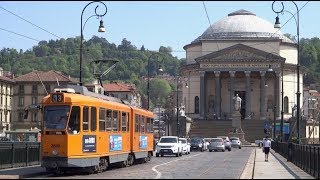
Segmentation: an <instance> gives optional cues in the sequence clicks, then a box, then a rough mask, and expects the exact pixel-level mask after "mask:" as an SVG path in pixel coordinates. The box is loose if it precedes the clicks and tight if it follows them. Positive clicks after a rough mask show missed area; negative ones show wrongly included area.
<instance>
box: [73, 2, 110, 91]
mask: <svg viewBox="0 0 320 180" xmlns="http://www.w3.org/2000/svg"><path fill="white" fill-rule="evenodd" d="M92 3H101V4H103V5H104V7H105V8H106V10H105V13H104V14H98V13H97V9H98V7H99V5H97V6H96V8H95V14H94V15H92V16H90V17H89V18H88V19H90V18H91V17H93V16H97V18H99V17H100V18H101V20H100V26H99V29H98V32H105V31H106V30H105V27H104V26H103V21H102V16H104V15H106V14H107V6H106V5H105V4H104V3H103V2H101V1H92V2H90V3H89V4H87V5H86V6H85V7H84V8H83V10H82V13H81V37H80V38H81V39H80V75H79V81H80V82H79V85H80V86H82V50H83V29H84V26H85V25H86V23H87V21H88V19H87V20H86V22H85V23H84V25H83V26H82V18H83V12H84V10H85V9H86V8H87V7H88V6H89V5H90V4H92Z"/></svg>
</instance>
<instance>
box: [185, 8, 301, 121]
mask: <svg viewBox="0 0 320 180" xmlns="http://www.w3.org/2000/svg"><path fill="white" fill-rule="evenodd" d="M184 49H185V51H186V65H184V66H182V67H181V68H180V74H181V75H182V76H183V77H184V79H185V81H186V82H187V83H188V87H189V88H186V87H184V88H183V90H182V92H183V104H184V105H185V110H186V114H187V115H188V116H190V117H192V118H193V119H213V120H215V119H217V120H228V119H230V118H231V115H232V113H233V110H234V97H235V96H236V95H237V94H238V96H239V97H240V98H241V100H242V101H241V109H240V112H241V116H242V119H248V120H268V119H274V116H276V119H280V112H281V109H282V104H283V110H284V119H285V120H286V119H288V118H289V117H291V116H292V108H293V107H294V106H295V105H296V104H297V96H296V93H297V64H298V63H297V62H298V57H297V55H298V53H297V44H296V43H295V42H293V41H292V40H290V39H288V38H287V37H285V36H284V35H283V34H282V33H281V31H280V30H279V29H277V28H274V26H273V24H272V23H270V22H268V21H266V20H264V19H262V18H259V17H257V16H256V15H255V14H254V13H252V12H249V11H246V10H239V11H236V12H233V13H230V14H228V16H226V17H225V18H222V19H221V20H219V21H217V22H215V23H214V24H212V25H211V26H210V27H208V29H207V30H206V31H205V32H204V33H203V34H202V35H201V36H199V37H198V38H196V39H195V40H194V41H192V42H191V43H190V44H187V45H185V46H184ZM299 78H300V84H299V88H300V91H302V90H303V73H300V77H299ZM282 83H283V89H282ZM282 93H283V94H282ZM282 95H283V102H282ZM300 98H301V99H300V102H302V101H301V100H302V99H303V97H302V94H301V96H300ZM301 104H303V102H302V103H301ZM301 106H302V105H301Z"/></svg>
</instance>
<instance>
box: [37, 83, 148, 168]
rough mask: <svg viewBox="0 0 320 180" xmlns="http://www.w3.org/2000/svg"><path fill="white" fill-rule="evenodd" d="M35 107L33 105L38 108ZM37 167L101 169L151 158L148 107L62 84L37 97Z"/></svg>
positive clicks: (141, 161)
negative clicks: (40, 127) (39, 122)
mask: <svg viewBox="0 0 320 180" xmlns="http://www.w3.org/2000/svg"><path fill="white" fill-rule="evenodd" d="M38 108H39V106H38ZM40 109H41V110H42V112H43V130H42V147H41V156H42V160H41V166H42V167H45V168H46V170H47V171H48V172H54V173H62V172H65V171H69V170H73V169H79V168H82V169H85V170H89V171H90V172H91V173H96V172H101V171H105V170H107V168H108V166H109V165H110V164H114V163H119V164H120V165H122V166H124V167H125V166H131V165H133V164H135V163H143V162H147V161H150V159H151V156H153V143H154V137H153V120H154V119H153V118H154V114H153V113H152V112H150V111H148V110H145V109H141V108H137V107H132V106H130V105H129V104H128V103H125V102H124V101H122V100H120V99H118V98H114V97H109V96H105V95H102V94H98V93H93V92H90V91H88V90H87V88H86V87H84V86H78V85H64V86H57V87H55V89H54V91H53V92H52V93H50V94H49V95H47V96H46V97H44V98H43V100H42V102H41V107H40Z"/></svg>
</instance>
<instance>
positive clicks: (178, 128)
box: [176, 75, 180, 137]
mask: <svg viewBox="0 0 320 180" xmlns="http://www.w3.org/2000/svg"><path fill="white" fill-rule="evenodd" d="M176 78H177V93H176V95H177V136H178V137H180V136H179V130H180V123H179V75H177V77H176Z"/></svg>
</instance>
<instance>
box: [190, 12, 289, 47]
mask: <svg viewBox="0 0 320 180" xmlns="http://www.w3.org/2000/svg"><path fill="white" fill-rule="evenodd" d="M250 38H255V39H256V38H268V39H282V41H283V42H288V43H294V42H293V41H291V40H290V39H289V38H287V37H285V36H284V35H283V34H282V33H281V31H280V30H279V29H277V28H274V25H273V24H271V23H270V22H268V21H266V20H264V19H262V18H259V17H257V16H256V15H255V14H254V13H252V12H249V11H246V10H243V9H241V10H238V11H235V12H233V13H230V14H228V16H227V17H224V18H222V19H221V20H219V21H217V22H216V23H214V24H212V25H211V26H210V27H208V28H207V30H206V31H205V32H204V33H203V34H202V35H201V36H199V37H198V38H197V39H195V40H194V41H193V42H192V43H196V42H199V41H200V40H208V39H250Z"/></svg>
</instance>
